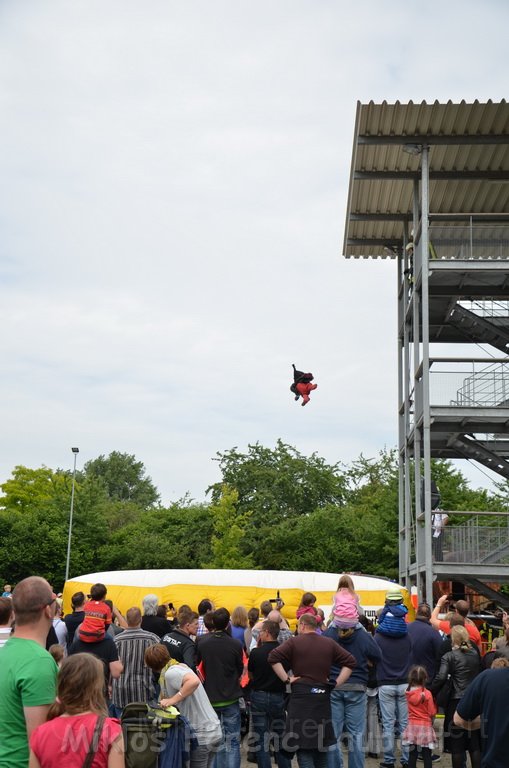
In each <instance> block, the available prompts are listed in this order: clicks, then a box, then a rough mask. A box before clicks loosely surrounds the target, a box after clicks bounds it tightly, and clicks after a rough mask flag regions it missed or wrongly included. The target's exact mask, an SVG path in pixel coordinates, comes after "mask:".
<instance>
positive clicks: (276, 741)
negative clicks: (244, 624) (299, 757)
mask: <svg viewBox="0 0 509 768" xmlns="http://www.w3.org/2000/svg"><path fill="white" fill-rule="evenodd" d="M278 636H279V624H278V622H276V621H264V622H263V624H262V626H261V629H260V634H259V640H260V643H261V645H259V646H258V647H257V648H253V650H252V651H251V653H250V655H249V662H248V666H247V670H248V674H249V679H250V681H251V717H252V723H253V731H254V736H255V741H254V744H253V745H252V747H253V751H254V752H255V754H256V762H257V764H258V768H270V766H271V761H270V742H271V739H272V741H273V746H274V754H275V756H276V761H277V765H278V768H290V760H289V759H288V757H287V756H286V755H284V754H283V753H282V752H281V751H280V746H281V740H282V738H283V734H284V731H285V718H286V712H285V690H286V683H284V682H283V681H282V680H280V679H279V677H278V676H277V675H276V673H275V672H274V670H273V669H272V665H271V664H269V662H268V660H267V659H268V655H269V653H270V652H271V651H272V650H273V649H274V648H277V647H278ZM287 671H288V670H287Z"/></svg>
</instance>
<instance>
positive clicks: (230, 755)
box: [212, 701, 240, 768]
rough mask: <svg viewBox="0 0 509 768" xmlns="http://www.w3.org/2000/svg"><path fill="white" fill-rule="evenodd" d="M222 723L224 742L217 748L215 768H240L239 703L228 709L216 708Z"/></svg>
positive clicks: (230, 705)
mask: <svg viewBox="0 0 509 768" xmlns="http://www.w3.org/2000/svg"><path fill="white" fill-rule="evenodd" d="M214 712H215V713H216V714H217V716H218V718H219V722H220V723H221V731H222V734H223V738H222V741H221V743H220V745H219V747H217V752H216V756H215V758H214V762H213V763H212V765H213V768H240V707H239V702H238V701H236V702H235V703H234V704H228V705H227V706H226V707H214Z"/></svg>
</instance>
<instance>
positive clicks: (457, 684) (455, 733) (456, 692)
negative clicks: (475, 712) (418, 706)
mask: <svg viewBox="0 0 509 768" xmlns="http://www.w3.org/2000/svg"><path fill="white" fill-rule="evenodd" d="M451 643H452V650H450V651H448V653H446V654H444V655H443V656H442V660H441V662H440V669H439V670H438V673H437V675H436V676H435V679H434V680H433V682H432V684H431V691H432V693H433V694H434V695H436V694H437V693H438V692H439V691H440V689H441V688H442V687H443V686H444V685H445V684H446V683H448V680H450V685H451V692H450V696H449V700H448V702H447V706H446V721H447V720H448V721H449V722H450V723H451V726H450V747H451V757H452V768H462V766H463V765H464V764H465V760H466V753H467V752H468V753H469V754H470V761H471V765H472V768H480V765H481V741H480V731H479V730H475V731H466V730H465V729H464V728H459V727H458V726H456V725H454V724H453V715H454V712H455V710H456V707H457V705H458V702H459V700H460V699H461V697H462V696H463V694H464V693H465V691H466V689H467V688H468V686H469V685H470V683H471V682H472V680H473V679H474V677H477V675H478V674H479V672H480V671H481V659H480V656H479V652H478V651H477V650H474V649H473V648H472V645H471V642H470V638H469V635H468V632H467V630H466V629H465V627H462V626H456V627H452V629H451ZM447 716H449V717H447Z"/></svg>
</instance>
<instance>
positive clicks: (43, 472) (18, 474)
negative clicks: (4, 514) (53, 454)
mask: <svg viewBox="0 0 509 768" xmlns="http://www.w3.org/2000/svg"><path fill="white" fill-rule="evenodd" d="M56 482H57V476H56V475H55V473H54V472H53V470H52V469H48V467H40V469H30V468H29V467H24V466H22V465H19V464H18V465H17V466H16V467H14V469H13V471H12V477H10V478H9V479H8V480H6V481H5V483H2V485H0V489H1V490H2V493H3V496H0V508H2V509H6V510H10V511H17V512H24V511H26V510H28V509H32V508H33V507H34V506H40V505H41V504H42V505H44V504H46V503H47V502H48V501H50V500H51V499H53V497H54V495H55V483H56Z"/></svg>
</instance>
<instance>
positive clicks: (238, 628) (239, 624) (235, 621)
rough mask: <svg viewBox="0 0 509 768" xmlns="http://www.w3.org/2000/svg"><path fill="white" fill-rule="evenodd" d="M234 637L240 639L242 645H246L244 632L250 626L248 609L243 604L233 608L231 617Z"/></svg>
mask: <svg viewBox="0 0 509 768" xmlns="http://www.w3.org/2000/svg"><path fill="white" fill-rule="evenodd" d="M230 622H231V627H232V637H233V638H235V640H239V641H240V642H241V643H242V647H245V642H244V633H245V631H246V629H247V628H248V626H249V621H248V618H247V611H246V609H245V608H244V606H243V605H238V606H237V607H236V608H234V609H233V612H232V615H231V618H230Z"/></svg>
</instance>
